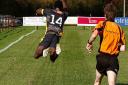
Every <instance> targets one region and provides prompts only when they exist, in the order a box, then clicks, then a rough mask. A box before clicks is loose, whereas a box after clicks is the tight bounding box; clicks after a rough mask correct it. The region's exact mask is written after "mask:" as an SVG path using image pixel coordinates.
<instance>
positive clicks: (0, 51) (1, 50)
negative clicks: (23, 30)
mask: <svg viewBox="0 0 128 85" xmlns="http://www.w3.org/2000/svg"><path fill="white" fill-rule="evenodd" d="M35 31H36V30H33V31H32V32H29V33H27V34H25V35H23V36H21V37H20V38H19V39H17V40H16V41H14V42H12V43H11V44H9V45H8V46H6V47H5V48H3V49H0V53H2V52H4V51H6V50H7V49H8V48H10V47H11V46H12V45H14V44H16V43H18V42H19V41H20V40H22V39H23V38H24V37H26V36H28V35H30V34H32V33H34V32H35Z"/></svg>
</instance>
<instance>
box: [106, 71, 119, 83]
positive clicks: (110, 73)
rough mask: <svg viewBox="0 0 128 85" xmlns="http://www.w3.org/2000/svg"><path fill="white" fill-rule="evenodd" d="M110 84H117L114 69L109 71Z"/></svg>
mask: <svg viewBox="0 0 128 85" xmlns="http://www.w3.org/2000/svg"><path fill="white" fill-rule="evenodd" d="M107 76H108V85H116V77H117V75H116V73H115V72H113V71H107Z"/></svg>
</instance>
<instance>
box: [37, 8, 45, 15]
mask: <svg viewBox="0 0 128 85" xmlns="http://www.w3.org/2000/svg"><path fill="white" fill-rule="evenodd" d="M43 12H44V9H42V8H39V9H37V10H36V15H43Z"/></svg>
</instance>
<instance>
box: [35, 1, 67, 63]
mask: <svg viewBox="0 0 128 85" xmlns="http://www.w3.org/2000/svg"><path fill="white" fill-rule="evenodd" d="M36 13H37V15H44V16H46V21H47V27H46V34H45V36H44V39H43V40H42V41H41V43H40V44H39V46H38V47H37V49H36V52H35V58H36V59H38V58H39V57H40V56H42V55H43V50H44V49H46V48H49V52H50V59H51V61H53V62H54V61H55V60H56V58H57V56H58V55H57V53H56V45H57V43H59V40H60V38H61V36H62V33H63V25H64V22H65V20H66V18H67V16H68V12H67V4H66V2H65V0H57V1H56V2H55V5H54V9H50V8H49V9H48V8H46V9H42V8H40V9H37V11H36Z"/></svg>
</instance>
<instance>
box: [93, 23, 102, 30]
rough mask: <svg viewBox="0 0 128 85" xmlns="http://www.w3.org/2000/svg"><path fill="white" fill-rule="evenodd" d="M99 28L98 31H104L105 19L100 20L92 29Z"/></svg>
mask: <svg viewBox="0 0 128 85" xmlns="http://www.w3.org/2000/svg"><path fill="white" fill-rule="evenodd" d="M94 30H98V31H102V30H103V21H100V22H99V23H98V24H97V25H96V26H95V28H94V29H93V30H92V31H94Z"/></svg>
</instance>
